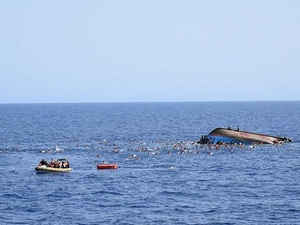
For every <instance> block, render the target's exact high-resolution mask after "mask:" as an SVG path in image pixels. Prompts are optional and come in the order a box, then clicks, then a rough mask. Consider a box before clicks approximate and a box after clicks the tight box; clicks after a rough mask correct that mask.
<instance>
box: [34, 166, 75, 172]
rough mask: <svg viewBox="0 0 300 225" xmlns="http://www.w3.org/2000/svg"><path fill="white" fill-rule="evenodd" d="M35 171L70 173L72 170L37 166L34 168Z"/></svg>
mask: <svg viewBox="0 0 300 225" xmlns="http://www.w3.org/2000/svg"><path fill="white" fill-rule="evenodd" d="M35 170H36V171H37V172H42V173H44V172H70V171H72V168H52V167H47V166H37V167H35Z"/></svg>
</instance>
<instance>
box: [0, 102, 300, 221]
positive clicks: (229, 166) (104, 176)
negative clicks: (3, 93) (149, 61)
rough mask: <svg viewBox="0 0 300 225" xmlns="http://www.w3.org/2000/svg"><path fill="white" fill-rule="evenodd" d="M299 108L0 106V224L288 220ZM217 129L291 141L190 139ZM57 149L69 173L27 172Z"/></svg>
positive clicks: (297, 201)
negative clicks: (260, 142) (224, 142)
mask: <svg viewBox="0 0 300 225" xmlns="http://www.w3.org/2000/svg"><path fill="white" fill-rule="evenodd" d="M299 112H300V102H299V101H274V102H273V101H266V102H166V103H162V102H161V103H76V104H75V103H74V104H73V103H72V104H71V103H70V104H0V187H1V192H0V224H1V225H2V224H45V225H46V224H170V225H173V224H239V225H240V224H289V225H290V224H300V120H299V118H300V117H299ZM228 126H230V127H231V128H232V129H235V128H237V127H238V128H239V129H240V130H245V131H251V132H257V133H263V134H269V135H274V136H282V137H289V138H292V140H293V141H292V142H291V143H285V144H283V145H276V146H275V145H256V146H255V145H250V146H241V145H236V146H226V147H220V148H215V146H210V147H209V146H207V145H200V144H197V140H199V139H200V137H201V136H202V135H206V134H208V133H209V132H210V131H212V130H213V129H215V128H217V127H228ZM58 149H59V151H58ZM59 158H68V160H69V162H70V167H71V168H72V169H73V170H72V171H71V172H69V173H45V174H39V173H36V171H35V167H36V166H37V165H38V164H39V162H40V161H41V160H42V159H44V160H47V161H51V160H52V159H59ZM102 163H113V164H117V165H118V169H114V170H97V165H98V164H102Z"/></svg>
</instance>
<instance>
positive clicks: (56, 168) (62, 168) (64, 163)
mask: <svg viewBox="0 0 300 225" xmlns="http://www.w3.org/2000/svg"><path fill="white" fill-rule="evenodd" d="M35 170H36V172H37V173H47V172H70V171H72V168H70V164H69V161H68V159H66V158H61V159H58V160H56V161H55V160H53V161H51V162H47V161H45V160H44V159H42V161H41V162H40V163H39V165H38V166H37V167H35Z"/></svg>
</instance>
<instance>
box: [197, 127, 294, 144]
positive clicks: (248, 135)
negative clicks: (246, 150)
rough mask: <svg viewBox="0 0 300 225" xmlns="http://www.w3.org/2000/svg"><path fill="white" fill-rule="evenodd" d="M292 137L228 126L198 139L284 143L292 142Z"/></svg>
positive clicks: (220, 142)
mask: <svg viewBox="0 0 300 225" xmlns="http://www.w3.org/2000/svg"><path fill="white" fill-rule="evenodd" d="M291 141H292V139H291V138H286V137H277V136H272V135H265V134H259V133H253V132H248V131H240V130H239V129H237V130H232V129H231V128H230V127H228V128H216V129H214V130H213V131H211V132H210V133H209V134H208V135H204V136H202V137H201V139H200V140H199V141H198V143H200V144H222V143H229V144H233V143H236V144H240V143H242V144H246V145H247V144H282V143H284V142H291Z"/></svg>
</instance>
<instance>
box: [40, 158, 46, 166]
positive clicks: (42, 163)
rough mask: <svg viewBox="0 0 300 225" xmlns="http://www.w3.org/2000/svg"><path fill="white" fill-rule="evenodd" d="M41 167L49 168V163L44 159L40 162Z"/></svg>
mask: <svg viewBox="0 0 300 225" xmlns="http://www.w3.org/2000/svg"><path fill="white" fill-rule="evenodd" d="M39 166H48V162H46V161H45V160H44V159H42V160H41V161H40V164H39Z"/></svg>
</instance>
